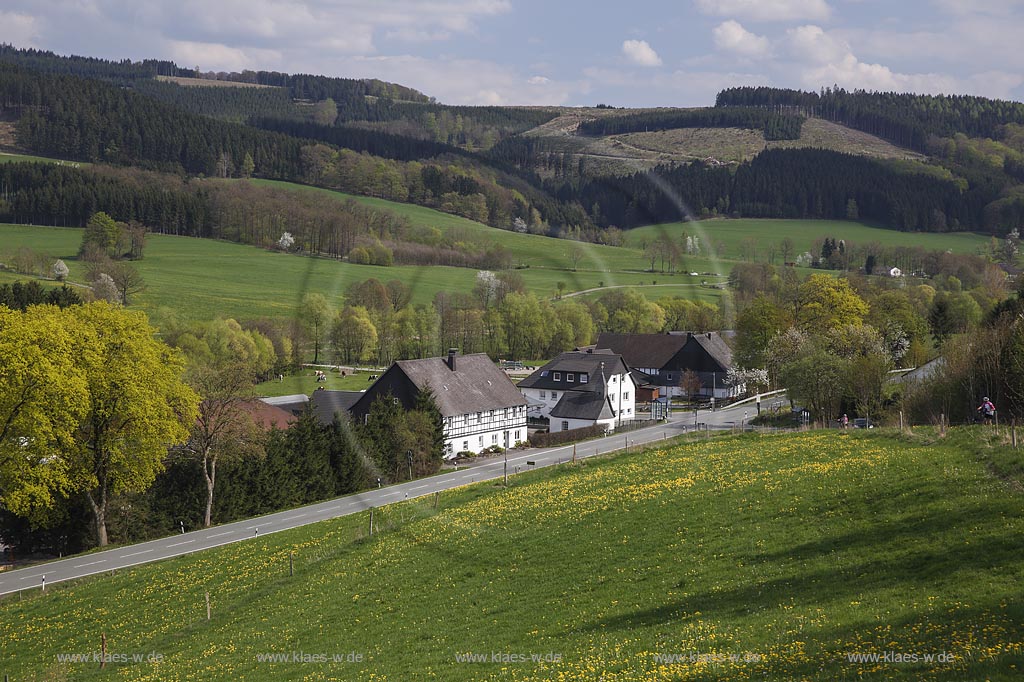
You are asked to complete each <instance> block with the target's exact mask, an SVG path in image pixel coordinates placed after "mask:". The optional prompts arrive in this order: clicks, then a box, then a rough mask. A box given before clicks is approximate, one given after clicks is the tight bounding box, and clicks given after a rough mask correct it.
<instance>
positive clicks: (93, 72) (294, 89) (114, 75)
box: [0, 44, 430, 102]
mask: <svg viewBox="0 0 1024 682" xmlns="http://www.w3.org/2000/svg"><path fill="white" fill-rule="evenodd" d="M0 61H4V62H8V63H11V64H18V65H20V66H23V67H26V68H29V69H33V70H35V71H43V72H47V73H57V74H66V75H72V76H80V77H82V78H95V79H103V80H108V81H112V82H116V83H118V84H120V85H129V84H132V83H133V82H135V81H138V80H142V79H152V78H156V77H157V76H170V77H177V78H195V79H198V78H204V79H209V80H220V81H225V82H229V83H245V84H254V85H268V86H275V87H281V88H284V89H286V90H287V91H288V94H289V95H290V96H291V97H292V98H295V99H303V100H312V101H319V100H324V99H327V98H332V99H334V100H335V101H347V100H350V99H352V100H359V99H363V98H365V97H368V96H369V97H387V98H393V99H400V100H405V101H410V102H429V101H430V98H429V97H427V96H426V95H424V94H423V93H421V92H419V91H417V90H413V89H412V88H407V87H405V86H403V85H398V84H397V83H388V82H385V81H381V80H377V79H362V78H335V77H331V76H315V75H311V74H287V73H280V72H277V71H243V72H241V73H238V72H223V71H220V72H208V73H201V72H200V71H199V70H198V69H188V68H182V67H180V66H178V65H177V64H175V63H174V62H172V61H167V60H158V59H145V60H142V61H139V62H133V61H132V60H130V59H123V60H120V61H113V60H108V59H97V58H95V57H80V56H78V55H71V56H62V55H58V54H56V53H54V52H49V51H44V50H34V49H20V48H16V47H13V46H12V45H8V44H0Z"/></svg>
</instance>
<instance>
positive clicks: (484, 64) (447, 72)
mask: <svg viewBox="0 0 1024 682" xmlns="http://www.w3.org/2000/svg"><path fill="white" fill-rule="evenodd" d="M335 64H336V66H337V67H338V69H337V70H338V71H339V72H340V73H345V74H347V75H348V76H349V77H352V78H380V79H381V80H386V81H394V82H398V83H401V84H403V85H407V86H409V87H412V88H416V89H417V90H420V91H421V92H425V93H427V94H429V95H432V96H434V97H436V98H437V99H438V100H439V101H441V102H444V103H445V104H470V105H524V106H525V105H543V104H547V105H557V104H566V103H568V102H569V101H570V99H571V98H572V97H573V96H575V95H577V94H580V93H585V92H586V91H587V85H586V83H585V82H582V81H570V82H567V81H556V80H552V79H550V78H546V77H543V76H540V77H538V76H533V77H528V76H524V75H522V74H521V73H520V72H519V71H518V70H517V69H515V68H513V67H509V66H504V65H501V64H496V63H494V62H490V61H484V60H478V59H454V58H439V59H430V58H426V57H420V56H413V55H401V56H376V57H363V56H354V57H344V58H342V59H340V60H338V61H337V62H335Z"/></svg>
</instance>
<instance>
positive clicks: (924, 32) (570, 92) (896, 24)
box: [0, 0, 1024, 106]
mask: <svg viewBox="0 0 1024 682" xmlns="http://www.w3.org/2000/svg"><path fill="white" fill-rule="evenodd" d="M1022 37H1024V0H902V1H897V0H675V1H672V0H626V1H616V2H606V1H604V0H592V1H591V2H581V1H578V0H546V1H542V0H175V1H174V2H171V1H169V0H0V42H8V43H12V44H14V45H17V46H19V47H38V48H41V49H48V50H53V51H55V52H59V53H75V54H84V55H89V56H96V57H106V58H114V59H120V58H125V57H128V58H131V59H142V58H146V57H159V58H169V59H174V60H175V61H177V62H178V63H180V64H182V65H184V66H197V65H198V66H199V67H200V68H202V69H203V70H241V69H266V70H276V71H288V72H309V73H322V74H326V75H333V76H345V77H374V78H381V79H384V80H390V81H395V82H399V83H402V84H404V85H409V86H411V87H415V88H417V89H419V90H422V91H423V92H425V93H427V94H429V95H433V96H435V97H437V98H438V99H439V100H440V101H442V102H447V103H451V104H561V105H593V104H597V103H600V102H604V103H607V104H613V105H616V106H704V105H710V104H712V103H713V102H714V95H715V93H716V92H717V91H718V90H720V89H722V88H723V87H729V86H734V85H774V86H780V87H794V88H803V89H813V90H817V89H818V88H820V87H822V86H826V85H831V84H833V83H835V84H839V85H841V86H844V87H847V88H865V89H869V90H898V91H913V92H927V93H940V92H941V93H966V94H976V95H984V96H987V97H997V98H1003V99H1015V100H1021V99H1024V50H1021V49H1020V43H1021V39H1022Z"/></svg>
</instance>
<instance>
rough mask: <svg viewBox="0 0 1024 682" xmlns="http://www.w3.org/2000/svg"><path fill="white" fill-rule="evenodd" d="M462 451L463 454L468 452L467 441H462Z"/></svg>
mask: <svg viewBox="0 0 1024 682" xmlns="http://www.w3.org/2000/svg"><path fill="white" fill-rule="evenodd" d="M462 450H463V452H465V451H466V450H469V441H468V440H464V441H462Z"/></svg>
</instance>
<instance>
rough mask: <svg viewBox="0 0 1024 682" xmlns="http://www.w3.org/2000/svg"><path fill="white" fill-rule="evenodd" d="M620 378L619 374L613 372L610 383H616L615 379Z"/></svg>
mask: <svg viewBox="0 0 1024 682" xmlns="http://www.w3.org/2000/svg"><path fill="white" fill-rule="evenodd" d="M618 378H619V377H618V375H617V374H613V375H612V380H611V381H609V382H608V383H609V384H614V383H615V380H616V379H618Z"/></svg>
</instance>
